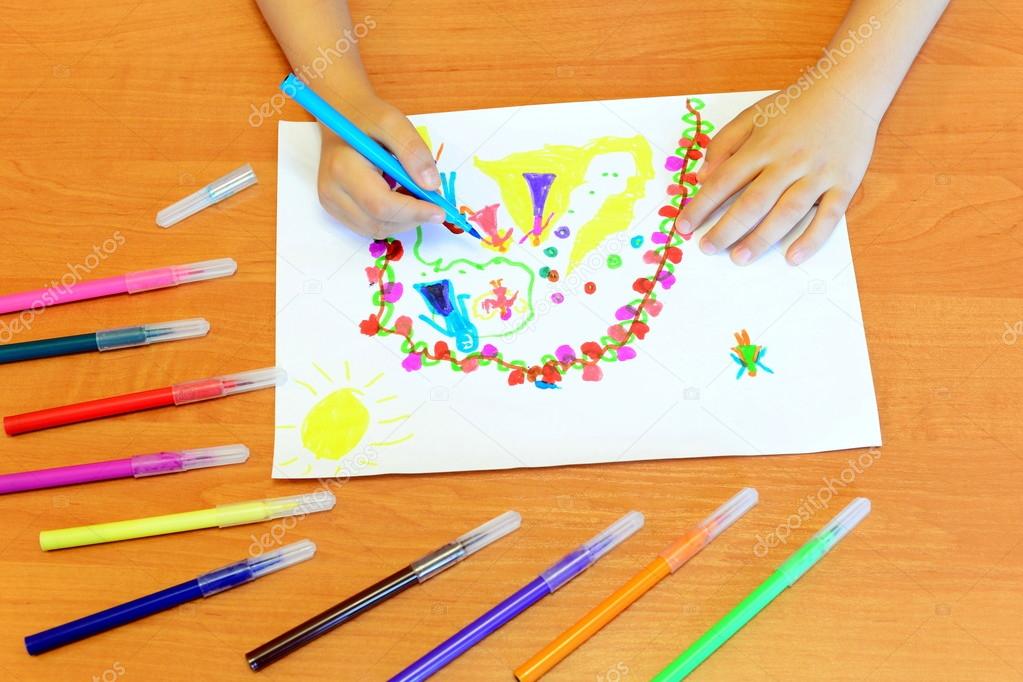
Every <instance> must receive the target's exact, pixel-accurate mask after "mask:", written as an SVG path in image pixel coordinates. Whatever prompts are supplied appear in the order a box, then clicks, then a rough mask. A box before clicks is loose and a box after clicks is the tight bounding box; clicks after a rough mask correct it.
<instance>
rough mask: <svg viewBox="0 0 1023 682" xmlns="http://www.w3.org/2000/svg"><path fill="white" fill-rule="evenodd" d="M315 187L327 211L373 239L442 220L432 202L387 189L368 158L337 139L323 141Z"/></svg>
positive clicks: (441, 211) (442, 212)
mask: <svg viewBox="0 0 1023 682" xmlns="http://www.w3.org/2000/svg"><path fill="white" fill-rule="evenodd" d="M318 189H319V194H320V202H321V203H322V204H323V205H324V207H325V208H326V209H327V211H328V212H329V213H331V215H333V216H334V217H336V218H338V219H339V220H341V221H342V222H344V223H345V225H346V226H348V227H349V228H350V229H352V230H354V231H355V232H358V233H360V234H363V235H366V236H368V237H372V238H374V239H382V238H384V237H387V236H390V235H392V234H397V233H399V232H404V231H407V230H410V229H412V228H414V227H417V226H418V225H421V224H422V223H439V222H441V221H443V220H444V211H443V210H441V209H440V208H438V207H436V206H434V205H433V204H430V203H427V202H425V201H419V200H418V199H413V198H412V197H409V196H406V195H404V194H398V193H397V192H393V191H391V189H390V187H388V186H387V183H386V182H385V181H384V179H383V177H381V176H380V174H379V172H377V171H376V169H374V168H373V167H372V165H371V164H370V163H369V162H368V161H366V160H365V159H364V158H362V156H360V155H359V154H358V152H356V151H355V150H353V149H351V148H350V147H348V146H347V145H344V144H341V143H337V144H335V143H333V142H331V143H329V144H325V145H324V148H323V156H322V158H321V160H320V170H319V178H318Z"/></svg>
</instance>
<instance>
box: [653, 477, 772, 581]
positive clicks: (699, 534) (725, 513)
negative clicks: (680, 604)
mask: <svg viewBox="0 0 1023 682" xmlns="http://www.w3.org/2000/svg"><path fill="white" fill-rule="evenodd" d="M758 499H759V496H758V495H757V491H756V490H755V489H753V488H743V489H742V490H740V491H739V492H738V493H736V494H735V495H733V496H732V498H731V499H730V500H728V501H727V502H725V503H724V504H723V505H721V506H720V507H718V508H717V509H715V510H714V511H713V513H711V515H710V516H708V517H707V518H705V519H704V520H703V521H701V522H700V523H699V524H697V526H696V528H694V529H693V530H692V531H690V532H688V533H686V534H685V535H684V536H682V537H681V538H679V539H678V540H677V541H675V542H674V543H672V544H671V545H670V546H668V547H667V549H665V550H664V551H662V552H661V553H660V557H661V558H662V559H664V560H665V561H666V562H668V566H669V568H670V569H671V572H672V573H674V572H675V571H677V570H678V569H679V568H681V567H682V566H683V565H685V563H686V562H687V561H689V560H690V559H692V558H693V557H694V556H695V555H696V553H697V552H699V551H700V550H701V549H703V548H704V547H706V546H707V545H708V544H710V542H711V541H712V540H713V539H714V538H716V537H717V536H719V535H721V533H723V532H724V531H725V529H726V528H728V527H729V526H731V525H732V524H733V523H735V522H736V521H737V520H738V519H739V518H740V517H741V516H742V515H743V514H745V513H746V512H748V511H749V510H750V509H751V508H752V507H753V505H755V504H756V503H757V500H758Z"/></svg>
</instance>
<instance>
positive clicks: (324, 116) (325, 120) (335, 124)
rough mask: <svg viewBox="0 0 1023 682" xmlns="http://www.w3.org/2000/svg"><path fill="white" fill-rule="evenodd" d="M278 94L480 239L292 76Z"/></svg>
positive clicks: (436, 197) (438, 197)
mask: <svg viewBox="0 0 1023 682" xmlns="http://www.w3.org/2000/svg"><path fill="white" fill-rule="evenodd" d="M281 91H282V92H284V94H285V95H287V96H288V97H290V98H291V99H293V100H295V102H297V103H298V104H299V106H301V107H302V108H303V109H305V110H306V111H308V112H309V113H310V114H312V115H313V116H314V117H315V118H316V119H317V120H318V121H319V122H320V123H322V124H323V125H325V126H326V127H328V128H330V129H331V130H332V131H334V133H335V134H336V135H337V136H338V137H340V138H341V139H342V140H344V141H345V142H347V143H348V144H349V145H350V146H351V147H352V149H354V150H355V151H357V152H359V153H360V154H362V155H363V156H364V157H366V160H367V161H369V162H370V163H372V164H373V165H374V166H376V167H377V168H379V169H380V170H382V171H383V172H384V173H387V174H388V175H390V176H391V177H392V178H394V180H395V182H397V183H398V184H400V185H401V186H402V187H404V188H405V189H407V190H408V191H409V192H411V193H412V194H414V195H415V196H417V197H419V198H420V199H422V200H423V201H428V202H430V203H431V204H433V205H434V206H438V207H440V208H442V209H444V212H445V213H446V214H447V219H448V221H449V222H451V223H452V224H453V225H455V226H457V227H459V228H461V229H462V230H465V232H467V233H468V234H470V235H472V236H473V237H476V239H480V234H479V232H477V231H476V230H475V228H473V226H472V225H470V224H469V221H468V220H466V219H465V216H463V215H462V214H461V213H460V212H459V211H458V208H456V207H455V205H454V204H453V203H451V202H450V201H448V200H447V199H446V198H445V197H444V196H443V195H441V194H440V192H435V191H431V190H426V189H423V188H422V187H420V186H419V185H418V184H416V181H415V180H413V179H412V176H411V175H409V174H408V171H406V170H405V168H404V167H402V165H401V163H399V162H398V159H396V158H394V155H393V154H391V153H390V152H389V151H387V150H386V149H384V148H383V147H381V146H380V144H379V143H377V141H376V140H374V139H373V138H371V137H370V136H369V135H367V134H366V133H364V132H362V131H361V130H359V128H358V127H356V125H355V124H354V123H352V122H351V121H349V120H348V119H347V118H345V117H344V115H343V114H341V112H339V111H338V110H337V109H335V108H334V107H332V106H330V104H328V103H327V102H326V100H324V99H323V98H322V97H320V96H319V95H318V94H316V91H315V90H313V89H312V88H311V87H309V86H308V85H306V84H305V83H304V82H302V81H301V80H300V79H299V78H298V77H297V76H295V74H293V73H291V74H288V77H287V78H285V79H284V82H282V83H281Z"/></svg>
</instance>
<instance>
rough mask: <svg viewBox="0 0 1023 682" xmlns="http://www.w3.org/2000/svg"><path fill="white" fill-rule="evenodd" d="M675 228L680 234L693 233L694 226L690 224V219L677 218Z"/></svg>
mask: <svg viewBox="0 0 1023 682" xmlns="http://www.w3.org/2000/svg"><path fill="white" fill-rule="evenodd" d="M675 229H676V230H678V233H679V234H692V233H693V226H692V225H690V224H689V221H688V220H684V219H683V220H676V221H675Z"/></svg>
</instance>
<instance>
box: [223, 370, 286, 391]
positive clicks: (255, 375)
mask: <svg viewBox="0 0 1023 682" xmlns="http://www.w3.org/2000/svg"><path fill="white" fill-rule="evenodd" d="M219 378H220V381H221V382H222V383H223V384H224V395H234V394H235V393H246V392H248V391H258V390H259V389H261V388H271V387H273V386H280V385H281V384H283V383H284V382H285V381H287V380H288V373H287V372H285V371H284V370H283V369H281V368H280V367H267V368H265V369H254V370H252V371H250V372H239V373H237V374H226V375H224V376H222V377H219Z"/></svg>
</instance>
